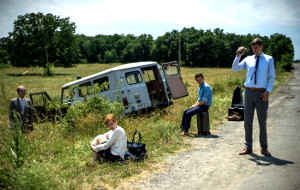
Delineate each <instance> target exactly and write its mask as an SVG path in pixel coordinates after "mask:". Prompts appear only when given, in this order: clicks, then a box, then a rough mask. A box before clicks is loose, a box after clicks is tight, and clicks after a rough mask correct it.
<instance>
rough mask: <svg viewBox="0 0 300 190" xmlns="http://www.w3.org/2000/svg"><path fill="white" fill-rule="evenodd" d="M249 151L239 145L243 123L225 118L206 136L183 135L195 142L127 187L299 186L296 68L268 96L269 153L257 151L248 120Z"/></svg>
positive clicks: (299, 69) (285, 189)
mask: <svg viewBox="0 0 300 190" xmlns="http://www.w3.org/2000/svg"><path fill="white" fill-rule="evenodd" d="M253 128H254V131H253V137H254V138H253V150H254V152H253V153H252V154H249V155H243V156H240V155H238V153H239V152H240V151H241V150H242V149H243V147H244V145H243V142H244V127H243V122H232V121H231V122H226V123H225V124H224V125H222V126H219V127H218V128H217V129H216V130H215V131H213V132H212V135H209V136H206V137H197V138H193V137H187V138H190V141H191V143H192V144H193V145H194V146H195V149H194V150H190V151H184V152H181V153H179V154H178V155H176V156H172V157H169V158H168V159H166V161H165V162H166V165H165V168H164V169H163V171H162V172H157V173H154V174H151V175H150V176H149V178H148V181H142V182H141V181H140V182H139V183H138V184H136V183H135V184H130V185H129V188H131V189H172V190H173V189H237V190H242V189H243V190H245V189H272V190H274V189H278V190H289V189H300V177H299V176H300V136H299V135H300V131H299V129H300V66H299V64H296V65H295V70H294V78H292V79H290V80H289V81H288V82H287V83H286V84H285V85H283V86H281V87H280V88H278V89H277V90H276V91H274V92H273V93H272V94H271V97H270V104H269V110H268V143H269V151H270V152H271V153H272V157H265V156H263V155H262V154H261V153H260V146H259V127H258V122H257V119H256V118H255V120H254V127H253Z"/></svg>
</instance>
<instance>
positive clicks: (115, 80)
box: [61, 61, 188, 114]
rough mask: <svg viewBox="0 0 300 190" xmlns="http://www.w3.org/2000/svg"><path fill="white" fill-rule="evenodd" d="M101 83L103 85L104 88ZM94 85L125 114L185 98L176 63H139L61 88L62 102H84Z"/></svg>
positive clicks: (165, 104)
mask: <svg viewBox="0 0 300 190" xmlns="http://www.w3.org/2000/svg"><path fill="white" fill-rule="evenodd" d="M103 84H104V85H103ZM95 85H102V86H104V87H103V88H102V90H101V92H100V93H99V96H101V97H103V98H104V99H106V100H109V101H110V102H114V101H115V100H117V99H118V101H120V102H122V103H123V105H124V110H125V114H128V113H132V112H136V111H141V110H144V109H149V108H157V107H167V106H169V105H172V104H173V102H172V100H171V96H172V97H173V99H177V98H181V97H184V96H188V92H187V90H186V87H185V85H184V83H183V80H182V77H181V74H180V66H179V64H178V63H177V62H176V61H174V62H169V63H163V64H162V68H161V67H160V65H159V64H158V63H157V62H138V63H130V64H124V65H120V66H117V67H114V68H111V69H108V70H105V71H102V72H99V73H97V74H94V75H90V76H87V77H85V78H82V79H78V80H76V81H73V82H70V83H68V84H65V85H63V86H62V91H61V103H62V104H69V105H71V104H73V103H74V102H80V101H83V100H84V99H85V98H88V97H89V95H90V94H91V89H93V88H94V86H95Z"/></svg>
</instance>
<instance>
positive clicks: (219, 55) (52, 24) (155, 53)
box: [0, 13, 294, 68]
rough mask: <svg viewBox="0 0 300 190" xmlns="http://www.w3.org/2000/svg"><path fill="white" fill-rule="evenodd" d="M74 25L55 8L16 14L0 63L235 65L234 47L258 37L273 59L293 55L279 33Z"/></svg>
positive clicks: (288, 59)
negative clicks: (92, 30)
mask: <svg viewBox="0 0 300 190" xmlns="http://www.w3.org/2000/svg"><path fill="white" fill-rule="evenodd" d="M75 29H76V25H75V23H73V22H70V20H69V18H68V17H67V18H60V17H59V16H55V15H52V14H47V15H43V14H42V13H30V14H26V15H24V16H18V19H17V20H15V21H14V30H13V32H10V33H9V36H8V37H7V38H1V39H0V64H1V63H2V64H3V63H4V64H11V65H13V66H18V67H30V66H41V67H44V68H45V67H46V66H47V64H49V63H52V64H54V65H55V66H63V67H70V66H73V65H75V64H78V63H115V62H119V63H129V62H138V61H150V60H151V61H157V62H160V63H162V62H168V61H174V60H178V59H179V56H180V61H181V64H182V65H185V66H190V67H194V66H197V67H231V64H232V61H233V59H234V57H235V51H236V49H237V48H238V47H239V46H245V47H247V48H248V49H250V51H249V52H248V53H246V54H245V56H247V55H251V54H252V51H251V47H250V42H251V41H252V40H253V39H254V38H256V37H259V38H261V39H262V40H263V43H264V50H263V51H264V53H266V54H269V55H272V56H273V57H274V60H275V64H281V65H283V64H291V63H292V62H293V59H294V47H293V44H292V40H291V39H290V38H289V37H287V36H285V35H283V34H279V33H275V34H273V35H271V36H270V37H268V36H261V35H259V34H247V35H238V34H234V33H224V30H223V29H220V28H216V29H214V30H203V29H196V28H194V27H191V28H183V29H182V30H181V31H177V30H173V31H171V32H167V33H165V34H164V35H162V36H159V37H157V38H156V39H154V38H153V36H152V35H151V34H142V35H140V36H135V35H132V34H128V35H123V34H114V35H101V34H99V35H96V36H93V37H91V36H86V35H84V34H81V35H78V34H75Z"/></svg>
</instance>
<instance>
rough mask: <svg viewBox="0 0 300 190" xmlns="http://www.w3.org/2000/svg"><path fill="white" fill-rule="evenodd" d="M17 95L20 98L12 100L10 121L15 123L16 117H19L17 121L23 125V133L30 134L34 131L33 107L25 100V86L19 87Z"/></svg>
mask: <svg viewBox="0 0 300 190" xmlns="http://www.w3.org/2000/svg"><path fill="white" fill-rule="evenodd" d="M17 93H18V95H19V97H17V98H14V99H11V100H10V104H9V120H10V121H11V122H14V121H15V117H14V115H17V119H18V120H19V122H20V123H21V125H22V131H23V132H26V133H28V132H31V131H32V130H33V106H32V103H31V101H30V100H29V99H26V98H25V94H26V90H25V87H24V86H19V87H18V88H17ZM14 112H15V113H16V114H14Z"/></svg>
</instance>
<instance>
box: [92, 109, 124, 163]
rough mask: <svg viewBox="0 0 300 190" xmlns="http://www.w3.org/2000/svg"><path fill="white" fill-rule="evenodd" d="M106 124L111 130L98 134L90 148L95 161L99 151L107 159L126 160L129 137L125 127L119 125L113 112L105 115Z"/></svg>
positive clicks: (113, 160) (111, 160)
mask: <svg viewBox="0 0 300 190" xmlns="http://www.w3.org/2000/svg"><path fill="white" fill-rule="evenodd" d="M104 124H105V125H107V127H108V128H109V129H110V131H108V132H107V133H105V134H101V135H98V136H97V137H95V138H94V140H93V141H92V142H91V146H90V148H91V150H92V152H93V161H96V160H97V156H98V153H99V156H100V157H102V158H103V160H105V161H110V162H117V161H121V160H124V154H125V151H126V146H127V137H126V133H125V131H124V129H123V128H122V127H120V126H118V124H117V120H116V118H115V117H114V115H113V114H108V115H107V116H106V117H105V119H104Z"/></svg>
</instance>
